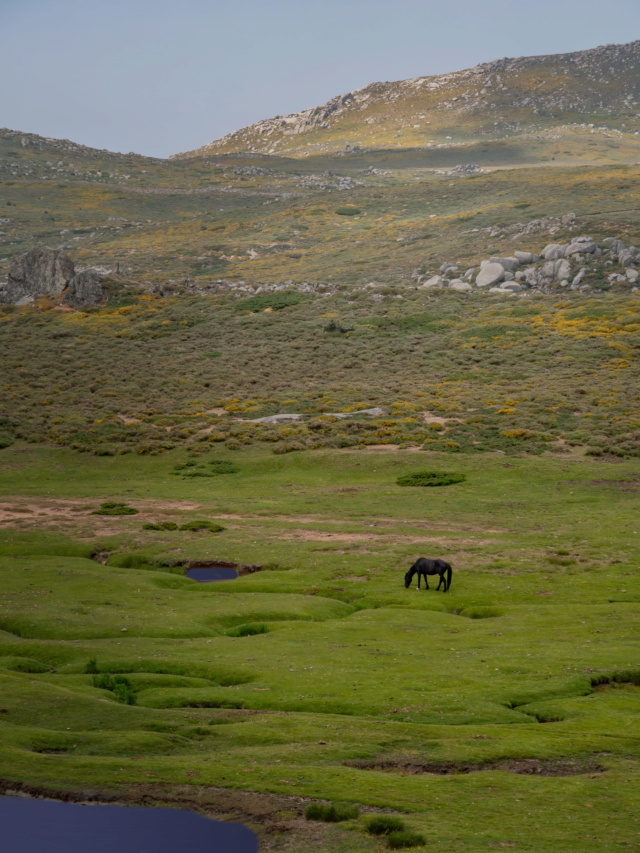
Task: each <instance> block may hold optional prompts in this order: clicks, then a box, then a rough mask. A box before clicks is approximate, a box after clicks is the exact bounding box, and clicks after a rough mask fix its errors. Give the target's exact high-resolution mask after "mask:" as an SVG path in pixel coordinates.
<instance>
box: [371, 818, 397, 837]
mask: <svg viewBox="0 0 640 853" xmlns="http://www.w3.org/2000/svg"><path fill="white" fill-rule="evenodd" d="M366 826H367V832H368V833H370V834H371V835H389V833H390V832H402V831H403V830H404V828H405V826H404V822H403V821H402V820H400V818H399V817H394V816H393V815H386V814H381V815H376V816H375V817H372V818H369V820H368V821H367V824H366Z"/></svg>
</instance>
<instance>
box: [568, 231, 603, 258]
mask: <svg viewBox="0 0 640 853" xmlns="http://www.w3.org/2000/svg"><path fill="white" fill-rule="evenodd" d="M597 248H598V247H597V246H596V243H595V240H593V239H592V238H591V237H586V236H581V237H574V238H573V240H572V241H571V244H570V246H569V248H568V249H567V251H566V252H565V255H564V256H565V258H567V257H569V255H576V254H578V253H581V254H584V255H592V254H593V253H594V252H595V250H596V249H597Z"/></svg>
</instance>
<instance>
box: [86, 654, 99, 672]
mask: <svg viewBox="0 0 640 853" xmlns="http://www.w3.org/2000/svg"><path fill="white" fill-rule="evenodd" d="M84 671H85V672H86V673H88V674H94V673H97V672H100V670H99V669H98V661H97V660H96V659H95V658H89V660H88V661H87V663H86V665H85V668H84Z"/></svg>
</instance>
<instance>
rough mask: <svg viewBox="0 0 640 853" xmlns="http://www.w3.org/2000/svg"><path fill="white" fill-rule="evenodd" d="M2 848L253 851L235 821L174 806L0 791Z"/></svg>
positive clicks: (90, 852)
mask: <svg viewBox="0 0 640 853" xmlns="http://www.w3.org/2000/svg"><path fill="white" fill-rule="evenodd" d="M0 832H1V840H0V849H1V850H2V851H3V853H257V850H258V839H257V837H256V836H255V835H254V833H253V832H251V830H250V829H247V827H246V826H242V824H239V823H222V822H221V821H217V820H208V818H206V817H202V816H201V815H197V814H194V813H193V812H186V811H180V810H178V809H154V808H134V807H129V806H97V805H95V806H94V805H90V806H83V805H80V804H78V803H60V802H57V801H54V800H39V799H30V798H27V797H2V796H0Z"/></svg>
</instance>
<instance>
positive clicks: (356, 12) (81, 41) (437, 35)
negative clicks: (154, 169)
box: [0, 0, 640, 157]
mask: <svg viewBox="0 0 640 853" xmlns="http://www.w3.org/2000/svg"><path fill="white" fill-rule="evenodd" d="M0 33H2V47H1V48H0V80H1V81H2V83H1V84H0V127H8V128H11V129H13V130H21V131H25V132H30V133H38V134H40V135H41V136H48V137H55V138H66V139H72V140H73V141H75V142H80V143H83V144H85V145H90V146H92V147H95V148H107V149H109V150H112V151H120V152H125V153H126V152H129V151H135V152H138V153H140V154H147V155H153V156H158V157H167V156H168V155H169V154H173V153H176V152H179V151H186V150H190V149H193V148H197V147H199V146H201V145H205V144H206V143H207V142H210V141H212V140H213V139H217V138H218V137H220V136H223V135H224V134H225V133H229V132H230V131H232V130H237V129H238V128H240V127H243V126H245V125H247V124H252V123H253V122H255V121H259V120H260V119H263V118H270V117H271V116H273V115H277V114H281V115H284V114H287V113H291V112H297V111H298V110H302V109H306V108H307V107H313V106H316V105H318V104H322V103H324V102H325V101H327V100H329V98H331V97H333V96H334V95H337V94H341V93H344V92H349V91H352V90H354V89H358V88H360V87H362V86H365V85H367V84H368V83H372V82H374V81H378V80H402V79H406V78H409V77H419V76H424V75H431V74H444V73H446V72H448V71H455V70H458V69H461V68H469V67H471V66H473V65H476V64H478V63H480V62H489V61H491V60H493V59H500V58H502V57H505V56H532V55H539V54H547V53H568V52H570V51H575V50H586V49H589V48H592V47H597V46H598V45H601V44H611V43H625V42H629V41H633V40H635V39H638V38H640V2H639V0H607V3H606V4H603V2H602V0H534V2H531V3H525V2H522V0H481V2H480V0H447V2H443V0H396V2H390V0H322V1H321V2H305V0H0Z"/></svg>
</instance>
